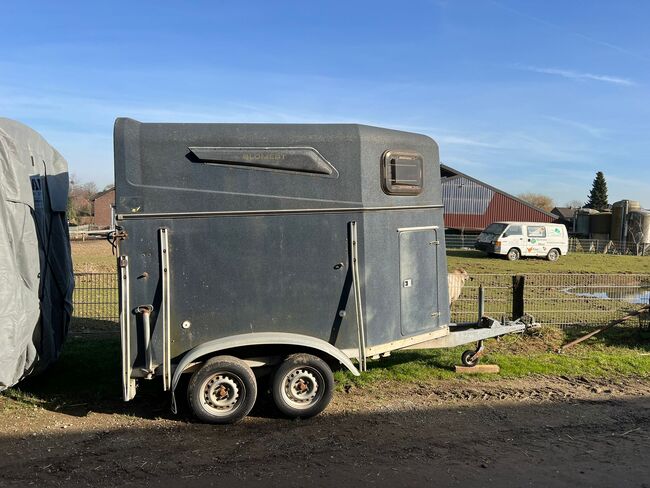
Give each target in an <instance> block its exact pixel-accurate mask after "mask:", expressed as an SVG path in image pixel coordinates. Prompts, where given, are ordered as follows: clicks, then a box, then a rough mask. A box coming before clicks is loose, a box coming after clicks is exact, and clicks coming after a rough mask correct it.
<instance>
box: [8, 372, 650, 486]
mask: <svg viewBox="0 0 650 488" xmlns="http://www.w3.org/2000/svg"><path fill="white" fill-rule="evenodd" d="M155 400H157V401H158V402H163V401H164V398H161V397H158V398H156V399H155ZM152 404H157V402H153V401H152V398H150V397H147V396H146V395H145V396H144V398H142V399H140V400H138V399H136V401H135V403H133V404H131V405H129V406H128V407H124V406H122V405H121V404H120V403H117V402H116V403H115V404H114V405H105V406H103V407H102V408H101V410H102V411H98V410H99V409H98V408H88V406H86V405H68V406H66V407H65V409H64V410H65V411H57V412H53V411H49V410H45V409H43V408H40V407H39V408H21V409H8V410H5V412H4V413H3V415H2V418H1V420H0V452H2V453H3V456H2V458H1V459H0V473H1V475H0V485H2V486H28V485H33V486H66V487H67V486H95V487H103V486H142V485H143V484H147V485H148V486H161V487H168V486H175V487H203V486H235V485H237V486H284V487H293V486H295V487H304V486H310V487H312V486H328V487H329V486H362V485H363V486H365V485H373V486H396V487H400V488H402V487H405V486H465V487H466V486H471V485H475V486H486V485H488V486H499V487H505V486H540V487H542V486H543V487H548V486H639V487H644V486H650V466H649V464H648V461H647V460H648V454H649V453H650V380H647V379H646V380H630V379H628V380H620V381H617V382H602V383H598V382H591V381H588V380H570V379H566V378H533V379H526V380H502V381H499V382H471V383H468V382H461V381H445V382H436V383H432V384H423V385H404V384H400V383H395V382H390V383H385V384H381V385H377V386H373V387H369V388H364V389H362V390H355V389H353V390H351V391H349V392H347V393H344V392H341V393H338V394H337V395H336V396H335V400H334V402H333V404H332V405H331V406H330V408H329V409H328V411H327V412H326V414H323V415H321V416H320V417H317V418H315V419H311V420H306V421H288V420H283V419H279V418H275V417H273V416H272V415H269V413H270V412H272V409H270V408H269V406H268V405H264V404H263V403H262V405H261V406H260V407H259V408H257V409H256V411H257V413H256V414H254V415H253V416H252V417H249V418H247V419H246V420H245V421H244V422H243V423H241V424H239V425H235V426H226V427H223V426H221V427H217V426H209V425H201V424H197V423H194V422H192V421H191V419H190V418H189V417H187V416H186V415H181V416H180V418H177V417H173V416H171V415H169V414H168V413H167V409H166V408H164V409H163V408H161V409H159V410H157V411H154V412H152V411H151V405H152ZM254 412H255V411H254ZM156 416H158V417H156Z"/></svg>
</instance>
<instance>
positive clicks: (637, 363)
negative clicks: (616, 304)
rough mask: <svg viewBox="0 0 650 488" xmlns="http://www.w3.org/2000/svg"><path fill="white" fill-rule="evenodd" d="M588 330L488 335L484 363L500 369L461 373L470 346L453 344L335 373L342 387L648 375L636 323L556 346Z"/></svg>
mask: <svg viewBox="0 0 650 488" xmlns="http://www.w3.org/2000/svg"><path fill="white" fill-rule="evenodd" d="M583 332H584V330H580V329H574V330H570V331H566V332H565V331H562V330H560V329H557V328H554V327H546V328H542V329H541V331H538V332H537V333H536V334H535V335H532V336H531V335H518V336H506V337H503V338H501V339H498V340H496V339H491V340H488V341H486V350H487V354H486V355H485V356H484V357H483V358H482V362H483V363H485V364H498V365H499V367H500V368H501V372H500V373H499V374H498V375H476V376H472V377H463V376H459V375H457V374H456V373H455V372H454V366H455V365H456V364H459V363H460V362H459V358H460V355H461V353H462V352H463V351H464V350H465V349H467V346H462V347H456V348H453V349H430V350H422V351H417V350H412V351H402V352H400V351H398V352H395V353H393V354H392V355H391V356H390V357H389V358H386V359H382V360H379V361H371V362H370V363H369V365H368V371H367V372H366V373H363V374H362V375H361V376H358V377H355V376H353V375H352V374H350V373H347V372H338V373H336V378H337V381H338V384H339V387H341V388H342V387H345V385H349V384H352V385H355V386H358V387H364V386H369V385H372V384H373V383H378V382H383V381H399V382H408V383H420V382H425V383H426V382H431V381H435V380H452V379H461V380H467V381H472V379H474V378H476V379H480V380H491V381H498V380H499V379H500V378H525V377H527V376H531V375H546V376H566V377H570V378H571V377H573V378H577V377H584V378H611V379H614V378H622V377H635V378H650V343H649V342H648V340H647V339H648V337H645V340H644V341H639V331H638V330H637V329H633V328H625V329H614V330H610V331H608V332H607V333H604V334H603V335H601V336H596V337H595V338H593V339H591V340H590V341H587V342H585V343H583V344H580V345H578V346H576V347H574V348H573V349H570V350H568V351H567V352H565V353H563V354H557V353H556V352H555V351H556V350H557V349H558V348H559V346H560V345H561V344H563V343H564V342H566V341H568V340H570V339H572V338H575V337H577V336H578V335H580V334H582V333H583Z"/></svg>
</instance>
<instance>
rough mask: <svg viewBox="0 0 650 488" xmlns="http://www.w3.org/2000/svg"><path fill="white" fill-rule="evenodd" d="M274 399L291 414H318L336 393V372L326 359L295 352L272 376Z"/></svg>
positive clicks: (306, 415)
mask: <svg viewBox="0 0 650 488" xmlns="http://www.w3.org/2000/svg"><path fill="white" fill-rule="evenodd" d="M272 392H273V401H274V402H275V405H276V406H277V407H278V410H280V412H282V414H284V415H286V416H287V417H290V418H307V417H313V416H314V415H318V414H319V413H321V412H322V411H323V410H325V407H327V405H329V403H330V401H331V400H332V395H333V394H334V375H333V374H332V370H331V369H330V367H329V366H328V365H327V363H326V362H325V361H323V360H322V359H320V358H319V357H316V356H313V355H311V354H293V355H291V356H289V357H288V358H287V359H285V361H284V362H283V363H282V364H281V365H280V366H279V367H278V369H277V371H276V372H275V375H274V376H273V385H272Z"/></svg>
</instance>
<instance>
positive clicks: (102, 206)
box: [93, 186, 115, 229]
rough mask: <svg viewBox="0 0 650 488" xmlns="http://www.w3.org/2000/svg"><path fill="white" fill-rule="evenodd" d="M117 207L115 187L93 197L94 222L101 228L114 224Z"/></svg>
mask: <svg viewBox="0 0 650 488" xmlns="http://www.w3.org/2000/svg"><path fill="white" fill-rule="evenodd" d="M114 209H115V187H114V186H111V187H110V188H108V189H106V190H104V191H103V192H101V193H98V194H97V195H95V198H93V216H94V218H93V223H94V224H95V225H96V226H97V227H99V228H100V229H107V228H109V227H112V226H113V215H114Z"/></svg>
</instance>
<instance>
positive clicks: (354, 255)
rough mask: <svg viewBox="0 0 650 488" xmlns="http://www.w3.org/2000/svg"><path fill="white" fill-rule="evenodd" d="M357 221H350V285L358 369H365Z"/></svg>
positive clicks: (364, 335) (364, 338) (364, 333)
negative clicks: (352, 289) (357, 347)
mask: <svg viewBox="0 0 650 488" xmlns="http://www.w3.org/2000/svg"><path fill="white" fill-rule="evenodd" d="M357 248H358V238H357V223H356V221H352V222H350V258H351V260H352V286H353V288H354V305H355V307H354V308H355V312H356V319H357V340H358V343H359V358H358V359H359V371H366V357H367V355H366V332H365V326H364V323H363V310H362V308H361V283H360V277H359V255H358V252H357Z"/></svg>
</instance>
